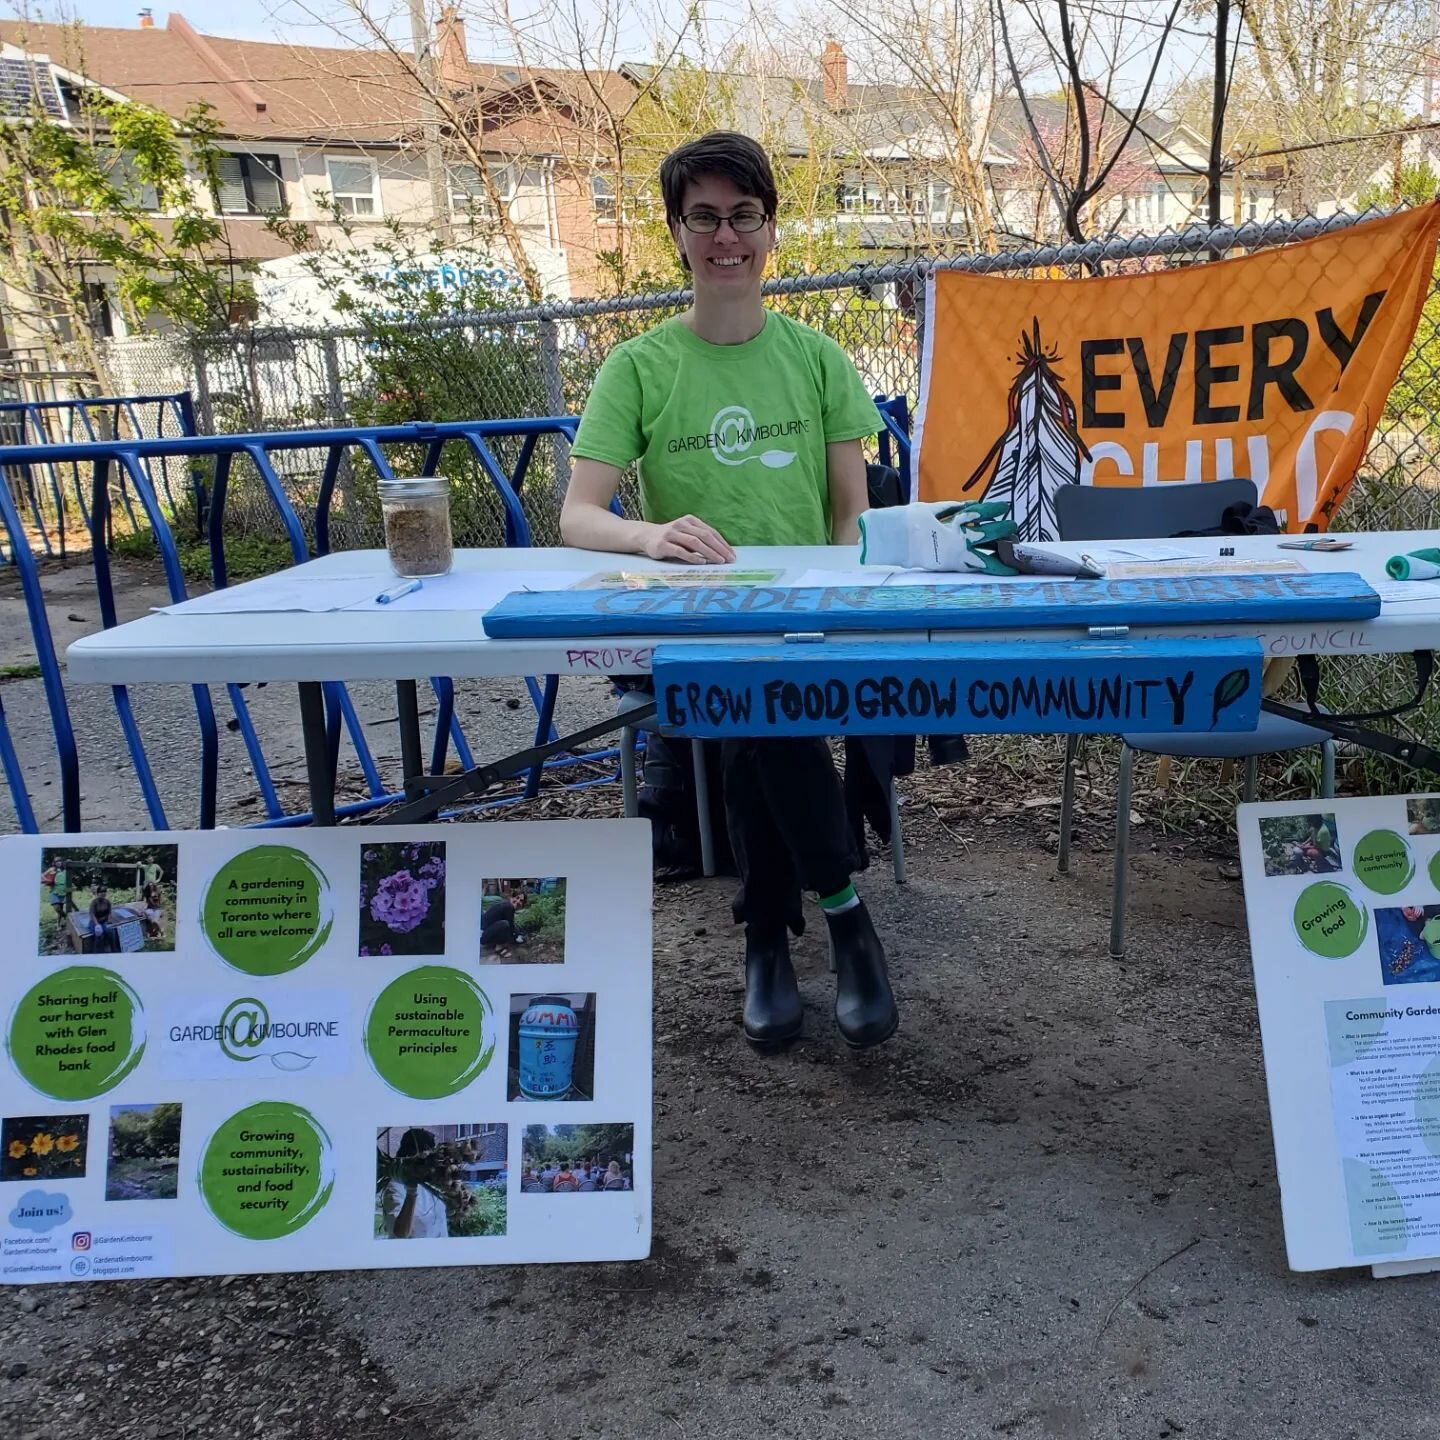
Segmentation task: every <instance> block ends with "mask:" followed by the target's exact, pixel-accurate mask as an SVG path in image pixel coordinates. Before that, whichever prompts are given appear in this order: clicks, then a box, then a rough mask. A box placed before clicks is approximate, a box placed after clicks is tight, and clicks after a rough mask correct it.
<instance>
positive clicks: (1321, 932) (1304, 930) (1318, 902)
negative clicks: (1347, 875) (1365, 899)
mask: <svg viewBox="0 0 1440 1440" xmlns="http://www.w3.org/2000/svg"><path fill="white" fill-rule="evenodd" d="M1369 929H1370V912H1369V911H1368V910H1367V909H1366V908H1365V906H1364V905H1363V904H1361V903H1360V902H1359V901H1357V900H1356V899H1355V897H1354V896H1353V895H1352V894H1351V893H1350V891H1349V890H1348V889H1346V887H1345V886H1344V885H1337V884H1336V883H1335V881H1333V880H1321V881H1320V882H1319V883H1318V884H1315V885H1307V886H1306V887H1305V888H1304V889H1303V890H1302V891H1301V892H1300V898H1299V899H1298V900H1296V902H1295V933H1296V934H1297V935H1298V936H1299V937H1300V943H1301V944H1302V945H1303V946H1304V947H1305V948H1306V949H1307V950H1308V951H1310V953H1311V954H1312V955H1322V956H1324V957H1325V959H1327V960H1343V959H1344V958H1345V957H1346V956H1347V955H1353V954H1354V953H1355V952H1356V951H1357V950H1358V949H1359V948H1360V944H1361V942H1362V941H1363V940H1364V939H1365V936H1366V934H1367V933H1368V931H1369Z"/></svg>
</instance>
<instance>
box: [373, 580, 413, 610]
mask: <svg viewBox="0 0 1440 1440" xmlns="http://www.w3.org/2000/svg"><path fill="white" fill-rule="evenodd" d="M421 583H422V582H421V581H419V580H407V581H406V582H405V583H404V584H403V585H397V586H395V588H394V589H393V590H382V591H381V592H380V593H379V594H378V595H377V596H376V597H375V603H376V604H377V605H388V604H389V603H390V602H391V601H392V600H398V599H400V597H401V596H402V595H413V594H414V593H415V592H416V591H417V590H418V589H420V587H421Z"/></svg>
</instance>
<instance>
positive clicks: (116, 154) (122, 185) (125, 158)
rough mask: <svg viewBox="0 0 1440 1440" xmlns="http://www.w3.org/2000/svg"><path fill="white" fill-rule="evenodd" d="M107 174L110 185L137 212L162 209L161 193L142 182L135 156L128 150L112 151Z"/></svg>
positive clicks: (108, 160) (106, 164)
mask: <svg viewBox="0 0 1440 1440" xmlns="http://www.w3.org/2000/svg"><path fill="white" fill-rule="evenodd" d="M105 173H106V176H107V178H108V179H109V181H110V183H111V184H112V185H113V186H114V187H115V188H116V189H117V190H118V191H119V192H120V193H121V194H122V195H123V196H124V197H125V199H126V200H127V201H128V202H129V203H130V204H131V205H133V206H135V208H136V209H137V210H150V211H155V210H158V209H159V208H160V192H159V191H158V190H156V188H155V187H154V186H153V185H151V184H149V183H147V182H146V181H144V180H142V179H141V178H140V176H139V174H138V173H137V167H136V163H135V156H134V155H133V154H132V153H131V152H130V151H128V150H112V151H111V152H110V154H109V156H108V157H107V159H106V163H105Z"/></svg>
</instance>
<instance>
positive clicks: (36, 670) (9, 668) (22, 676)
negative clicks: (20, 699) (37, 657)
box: [0, 660, 40, 680]
mask: <svg viewBox="0 0 1440 1440" xmlns="http://www.w3.org/2000/svg"><path fill="white" fill-rule="evenodd" d="M39 678H40V666H39V664H38V663H37V662H35V661H34V660H19V661H17V662H16V663H15V664H13V665H0V680H38V679H39Z"/></svg>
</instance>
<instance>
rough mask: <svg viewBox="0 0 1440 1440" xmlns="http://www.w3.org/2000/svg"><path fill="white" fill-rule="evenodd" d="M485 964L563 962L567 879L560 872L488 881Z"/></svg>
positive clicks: (484, 889)
mask: <svg viewBox="0 0 1440 1440" xmlns="http://www.w3.org/2000/svg"><path fill="white" fill-rule="evenodd" d="M480 893H481V899H480V963H481V964H482V965H560V964H562V963H563V962H564V960H565V881H564V879H563V878H561V877H558V876H553V875H551V876H545V877H543V878H536V877H534V876H531V877H529V878H525V879H512V880H484V881H482V882H481V892H480Z"/></svg>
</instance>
